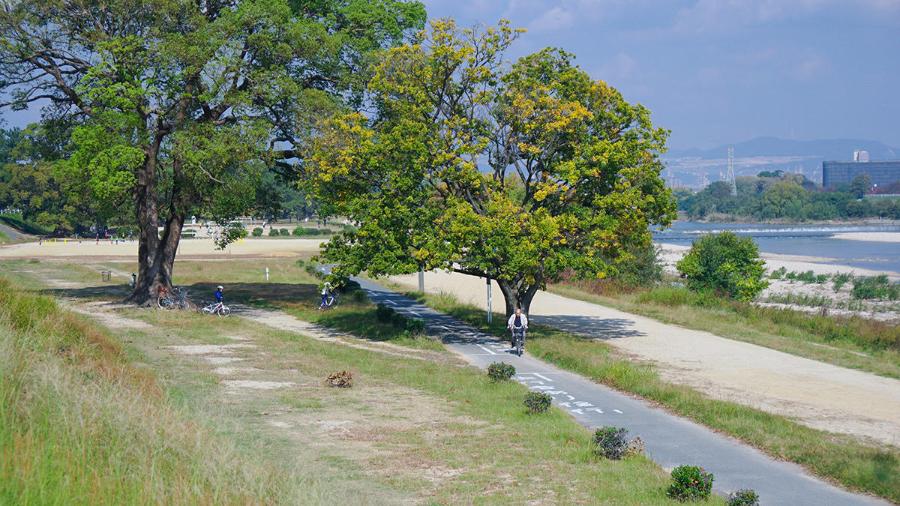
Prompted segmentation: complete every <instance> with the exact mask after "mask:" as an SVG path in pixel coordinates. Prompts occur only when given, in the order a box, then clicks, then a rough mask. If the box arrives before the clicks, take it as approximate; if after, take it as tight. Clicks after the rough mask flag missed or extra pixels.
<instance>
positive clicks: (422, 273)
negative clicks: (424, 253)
mask: <svg viewBox="0 0 900 506" xmlns="http://www.w3.org/2000/svg"><path fill="white" fill-rule="evenodd" d="M419 292H421V293H425V268H424V267H420V268H419Z"/></svg>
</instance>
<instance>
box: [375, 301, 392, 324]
mask: <svg viewBox="0 0 900 506" xmlns="http://www.w3.org/2000/svg"><path fill="white" fill-rule="evenodd" d="M394 312H395V311H394V310H393V308H389V307H387V306H385V305H384V304H378V305H377V306H376V307H375V319H376V320H378V321H380V322H381V323H390V322H391V319H392V318H393V316H394Z"/></svg>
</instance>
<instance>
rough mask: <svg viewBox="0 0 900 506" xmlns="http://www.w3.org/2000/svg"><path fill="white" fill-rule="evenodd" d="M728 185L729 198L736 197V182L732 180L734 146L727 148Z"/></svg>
mask: <svg viewBox="0 0 900 506" xmlns="http://www.w3.org/2000/svg"><path fill="white" fill-rule="evenodd" d="M727 181H728V184H730V185H731V196H732V197H736V196H737V180H735V178H734V146H728V179H727Z"/></svg>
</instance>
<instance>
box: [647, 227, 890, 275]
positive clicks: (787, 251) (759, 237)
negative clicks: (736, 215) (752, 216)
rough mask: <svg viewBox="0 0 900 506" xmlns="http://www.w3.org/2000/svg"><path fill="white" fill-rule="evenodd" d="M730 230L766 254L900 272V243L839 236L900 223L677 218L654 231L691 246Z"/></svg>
mask: <svg viewBox="0 0 900 506" xmlns="http://www.w3.org/2000/svg"><path fill="white" fill-rule="evenodd" d="M726 230H729V231H731V232H734V233H735V234H738V235H742V236H747V237H752V238H753V240H755V241H756V243H757V244H758V245H759V249H760V251H762V252H765V253H778V254H783V255H802V256H810V257H819V258H827V259H829V261H828V263H834V264H839V265H849V266H852V267H858V268H861V269H871V270H874V271H883V272H894V273H896V272H900V243H889V242H874V241H856V240H846V239H836V238H835V237H834V234H837V233H843V232H896V233H900V225H858V226H857V225H802V224H799V225H771V224H759V223H699V222H693V221H676V222H675V223H674V224H673V225H672V227H670V228H669V229H667V230H664V231H661V232H655V233H654V239H655V240H656V242H661V243H668V244H680V245H685V246H689V245H690V244H691V242H693V241H694V239H696V238H697V237H700V236H701V235H703V234H709V233H717V232H723V231H726Z"/></svg>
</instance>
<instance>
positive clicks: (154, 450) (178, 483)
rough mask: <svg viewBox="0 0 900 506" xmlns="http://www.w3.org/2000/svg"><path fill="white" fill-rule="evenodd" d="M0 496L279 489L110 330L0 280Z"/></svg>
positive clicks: (246, 493) (228, 500)
mask: <svg viewBox="0 0 900 506" xmlns="http://www.w3.org/2000/svg"><path fill="white" fill-rule="evenodd" d="M0 369H2V371H0V503H3V504H146V503H151V504H152V503H156V504H199V503H207V504H214V503H216V504H218V503H221V504H246V503H249V502H260V501H262V502H268V501H275V500H278V499H279V498H280V497H282V495H283V494H285V493H286V492H287V491H286V490H285V488H284V486H283V485H284V484H283V483H282V482H281V481H280V479H279V478H280V477H279V475H278V474H277V473H274V472H272V470H271V469H268V468H266V467H265V466H257V465H256V464H254V463H251V462H246V461H237V460H234V459H233V458H232V457H233V452H232V449H231V447H230V446H229V445H228V444H227V442H225V441H222V440H219V439H217V438H214V437H212V436H211V435H210V434H208V433H206V432H205V431H203V430H202V429H200V428H199V427H198V426H196V425H195V424H193V423H191V422H190V421H188V420H184V419H182V418H181V417H180V416H179V414H178V413H177V412H176V411H175V410H174V409H173V408H172V406H171V405H170V404H169V403H168V402H167V401H166V399H165V395H164V393H163V391H162V389H161V388H160V385H159V384H158V383H157V381H156V379H155V378H154V376H153V375H152V374H148V373H147V372H146V371H143V370H141V369H139V368H136V367H134V366H133V365H132V364H130V363H129V361H128V360H127V358H126V357H125V355H124V353H123V350H122V348H121V345H120V344H119V342H118V341H117V339H116V338H114V337H112V336H111V335H109V334H107V333H106V332H102V331H99V330H97V327H96V325H92V324H88V323H86V322H85V321H84V320H82V319H81V318H79V317H76V316H74V315H72V314H71V313H68V312H66V311H63V310H60V309H59V308H58V307H57V306H56V304H55V303H54V302H53V300H52V299H50V298H47V297H41V296H34V295H30V294H26V293H21V292H17V291H15V290H14V289H13V288H12V287H11V286H10V284H9V283H8V282H6V281H5V280H0Z"/></svg>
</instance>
